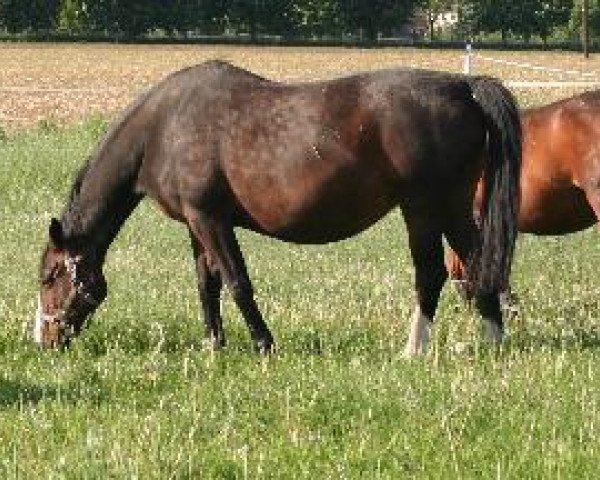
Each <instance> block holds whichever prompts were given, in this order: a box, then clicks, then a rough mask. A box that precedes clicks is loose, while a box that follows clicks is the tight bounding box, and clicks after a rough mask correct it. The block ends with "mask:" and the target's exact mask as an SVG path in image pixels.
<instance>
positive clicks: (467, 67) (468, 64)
mask: <svg viewBox="0 0 600 480" xmlns="http://www.w3.org/2000/svg"><path fill="white" fill-rule="evenodd" d="M472 63H473V47H472V45H471V43H470V42H469V43H467V53H466V55H465V63H464V68H463V72H464V74H465V75H471V69H472Z"/></svg>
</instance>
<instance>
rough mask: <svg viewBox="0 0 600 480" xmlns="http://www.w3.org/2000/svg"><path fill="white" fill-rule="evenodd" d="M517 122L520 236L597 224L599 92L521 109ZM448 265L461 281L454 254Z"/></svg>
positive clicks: (599, 208)
mask: <svg viewBox="0 0 600 480" xmlns="http://www.w3.org/2000/svg"><path fill="white" fill-rule="evenodd" d="M521 123H522V129H523V162H522V165H521V207H520V211H519V221H518V228H519V231H520V232H523V233H533V234H535V235H563V234H567V233H573V232H578V231H580V230H583V229H585V228H588V227H590V226H592V225H593V224H595V223H598V222H600V91H595V92H586V93H583V94H581V95H577V96H574V97H571V98H568V99H564V100H561V101H558V102H555V103H552V104H550V105H546V106H543V107H539V108H532V109H529V110H525V111H524V112H523V114H522V116H521ZM482 190H483V188H482V186H481V184H480V185H479V188H478V189H477V195H476V200H475V205H476V207H475V208H476V210H479V209H480V208H481V205H482V201H483V200H482V197H483V194H482V193H483V192H482ZM446 264H447V267H448V270H449V271H450V276H451V278H452V279H453V280H458V281H461V280H462V279H463V278H465V272H464V268H463V264H462V262H461V261H460V259H459V258H458V256H457V255H456V253H454V252H453V251H452V250H451V251H449V253H448V255H447V257H446Z"/></svg>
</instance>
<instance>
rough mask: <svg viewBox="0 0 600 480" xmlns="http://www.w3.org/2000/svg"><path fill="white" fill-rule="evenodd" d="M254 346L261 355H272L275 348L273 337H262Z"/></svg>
mask: <svg viewBox="0 0 600 480" xmlns="http://www.w3.org/2000/svg"><path fill="white" fill-rule="evenodd" d="M254 348H255V350H256V353H258V354H259V355H262V356H268V355H271V354H272V353H273V350H274V346H273V339H272V338H261V339H260V340H257V341H256V343H255V345H254Z"/></svg>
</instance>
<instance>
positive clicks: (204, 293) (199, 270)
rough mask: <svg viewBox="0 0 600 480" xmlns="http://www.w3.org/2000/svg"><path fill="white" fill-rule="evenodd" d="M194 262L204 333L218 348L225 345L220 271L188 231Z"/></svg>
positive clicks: (215, 347)
mask: <svg viewBox="0 0 600 480" xmlns="http://www.w3.org/2000/svg"><path fill="white" fill-rule="evenodd" d="M190 237H191V241H192V251H193V253H194V264H195V268H196V276H197V280H198V298H199V300H200V307H201V309H202V314H203V317H204V324H205V325H206V335H207V337H208V338H209V340H210V343H211V346H212V348H213V349H215V350H218V349H221V348H222V347H224V346H225V343H226V342H225V331H224V330H223V319H222V318H221V289H222V287H223V281H222V280H221V273H220V272H219V271H218V269H217V268H216V266H214V265H213V266H212V268H211V266H210V265H209V264H208V259H207V255H206V252H205V251H204V248H203V247H202V245H201V244H200V243H199V242H198V240H197V239H196V237H195V236H194V234H193V233H192V232H191V231H190Z"/></svg>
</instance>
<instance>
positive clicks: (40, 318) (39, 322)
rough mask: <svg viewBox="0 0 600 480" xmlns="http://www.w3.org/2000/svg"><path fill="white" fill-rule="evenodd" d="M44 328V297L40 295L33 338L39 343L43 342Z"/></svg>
mask: <svg viewBox="0 0 600 480" xmlns="http://www.w3.org/2000/svg"><path fill="white" fill-rule="evenodd" d="M43 329H44V311H43V309H42V297H41V295H38V307H37V312H36V313H35V322H34V324H33V340H34V341H35V343H37V344H38V345H41V344H42V330H43Z"/></svg>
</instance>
